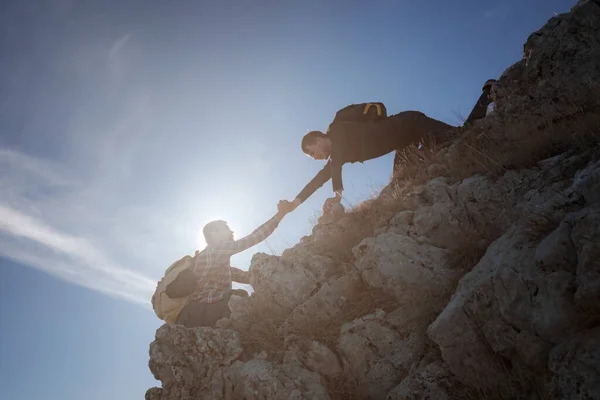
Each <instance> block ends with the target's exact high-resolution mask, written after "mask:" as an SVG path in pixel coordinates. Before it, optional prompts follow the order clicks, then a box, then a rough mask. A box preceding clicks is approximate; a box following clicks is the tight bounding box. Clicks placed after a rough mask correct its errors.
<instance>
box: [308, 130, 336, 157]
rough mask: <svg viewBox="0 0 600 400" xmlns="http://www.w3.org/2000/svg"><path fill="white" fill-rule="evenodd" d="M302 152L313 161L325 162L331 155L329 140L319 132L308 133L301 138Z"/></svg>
mask: <svg viewBox="0 0 600 400" xmlns="http://www.w3.org/2000/svg"><path fill="white" fill-rule="evenodd" d="M302 151H303V152H304V154H306V155H307V156H310V157H312V158H314V159H315V160H326V159H328V158H329V154H331V139H329V138H328V137H327V135H325V134H324V133H323V132H321V131H310V132H308V133H307V134H306V135H304V137H303V138H302Z"/></svg>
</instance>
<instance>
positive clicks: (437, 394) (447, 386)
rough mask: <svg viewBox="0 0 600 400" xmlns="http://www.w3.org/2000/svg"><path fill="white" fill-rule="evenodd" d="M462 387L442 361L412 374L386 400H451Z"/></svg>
mask: <svg viewBox="0 0 600 400" xmlns="http://www.w3.org/2000/svg"><path fill="white" fill-rule="evenodd" d="M456 386H460V385H459V383H458V381H457V380H456V378H455V377H454V375H452V373H451V372H450V371H449V370H448V368H447V367H446V366H445V365H444V363H443V362H441V361H433V362H431V363H429V364H427V365H426V366H425V367H424V368H422V369H418V370H416V371H413V372H411V374H410V375H408V376H407V377H406V378H404V380H403V381H402V383H400V384H399V385H398V386H396V387H395V388H394V389H393V390H392V391H391V392H389V393H388V395H387V397H386V400H451V399H453V398H468V397H466V396H465V397H453V391H452V389H453V388H454V387H456Z"/></svg>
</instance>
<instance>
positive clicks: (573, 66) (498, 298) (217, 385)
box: [146, 0, 600, 400]
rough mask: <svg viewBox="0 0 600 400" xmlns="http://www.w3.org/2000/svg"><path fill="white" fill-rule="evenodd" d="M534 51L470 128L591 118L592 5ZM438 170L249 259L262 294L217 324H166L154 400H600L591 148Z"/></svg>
mask: <svg viewBox="0 0 600 400" xmlns="http://www.w3.org/2000/svg"><path fill="white" fill-rule="evenodd" d="M524 49H525V54H524V58H523V60H521V61H519V62H517V63H516V64H515V65H513V66H512V67H510V68H508V69H507V70H506V71H505V72H504V73H503V75H502V76H501V77H500V79H499V81H498V85H497V86H496V87H495V88H494V96H495V103H496V106H495V109H494V112H493V114H492V115H490V116H489V117H488V118H486V119H485V120H483V121H479V122H478V123H477V129H483V130H484V131H486V132H497V131H499V130H501V129H503V128H502V127H506V126H509V125H506V124H508V123H509V122H507V121H510V120H511V118H513V117H514V116H515V115H520V114H523V113H528V114H530V115H539V116H541V117H544V119H545V118H550V119H556V120H560V119H561V118H576V117H577V115H576V114H575V112H574V110H579V111H578V112H579V114H581V113H582V112H583V113H584V114H585V113H588V114H589V113H592V112H594V110H595V109H596V108H597V107H598V105H599V104H600V101H598V97H599V96H598V93H600V89H598V91H597V92H596V93H597V94H596V96H595V97H590V95H589V94H590V93H591V92H590V90H592V89H593V87H592V86H590V81H596V82H600V2H599V1H596V0H592V1H580V2H579V3H578V4H577V5H576V6H574V7H573V9H572V10H571V11H570V12H569V13H566V14H564V15H559V16H556V17H554V18H552V19H550V20H549V21H548V22H547V23H546V25H544V26H543V27H542V28H541V29H540V30H539V31H537V32H535V33H533V34H532V35H531V36H530V37H529V38H528V39H527V41H526V43H525V46H524ZM582 110H583V111H582ZM586 115H587V114H586ZM492 128H493V129H492ZM506 129H509V128H506ZM540 129H543V127H542V128H540ZM564 129H567V130H571V131H568V132H567V133H568V134H571V133H572V134H575V133H577V132H578V131H577V129H583V128H580V127H579V125H578V124H576V123H573V124H572V125H568V126H567V127H565V128H564ZM585 129H588V130H589V132H587V131H586V135H587V136H585V137H589V136H590V135H592V136H594V135H595V136H594V137H596V138H599V137H600V131H599V130H600V125H596V126H595V127H593V126H592V127H590V126H588V127H587V128H585ZM490 135H492V133H490ZM586 140H587V139H586ZM586 143H587V144H586ZM590 143H592V144H590ZM444 151H445V153H444V154H443V157H442V159H444V158H448V157H455V156H456V155H453V154H452V151H453V150H452V147H450V148H449V149H447V150H444ZM436 168H437V167H436ZM436 171H437V172H436ZM443 171H444V167H443V166H440V167H439V168H437V169H436V170H435V171H433V172H436V173H433V172H432V171H428V174H430V175H429V176H430V177H433V179H430V180H429V181H428V182H425V183H424V184H421V185H416V186H414V187H412V188H411V190H410V191H408V192H407V193H404V194H403V196H402V197H398V198H394V201H393V202H391V203H390V201H387V203H385V204H387V205H386V206H385V207H393V210H394V212H392V213H391V214H389V215H390V216H391V217H385V218H383V217H382V215H387V214H386V213H375V215H376V216H377V217H376V218H375V219H374V220H373V221H367V220H366V219H365V218H364V216H362V217H359V214H360V211H357V212H352V211H347V210H344V209H343V207H337V208H335V209H333V210H331V212H330V213H329V214H327V215H324V216H323V217H321V218H320V219H319V221H318V224H317V225H316V226H315V228H314V229H313V234H312V235H311V236H310V237H305V238H303V239H302V241H301V243H298V244H297V245H295V246H294V247H292V248H290V249H287V250H286V251H285V252H284V253H283V255H282V256H281V257H276V256H270V255H266V254H256V255H255V256H254V257H253V260H252V265H251V268H250V273H251V277H252V278H251V284H252V286H253V288H254V292H253V294H252V296H250V297H239V296H232V297H231V300H230V302H229V305H230V308H231V310H232V313H231V316H230V318H229V319H224V320H221V321H219V323H218V328H214V329H213V328H195V329H185V328H183V327H181V326H169V325H163V326H162V327H161V328H159V329H158V330H157V332H156V339H155V341H154V342H152V343H151V345H150V362H149V367H150V370H151V371H152V373H153V374H154V376H155V377H156V379H157V380H159V381H160V382H161V383H162V387H160V388H158V387H157V388H151V389H149V390H148V391H147V392H146V399H147V400H171V399H173V400H174V399H190V400H196V399H198V400H199V399H295V400H296V399H387V400H400V399H402V400H409V399H410V400H416V399H470V398H485V399H600V150H599V147H598V141H596V142H589V141H588V142H585V143H580V144H579V145H578V146H575V145H573V146H567V145H563V144H561V146H559V147H557V150H556V151H555V152H554V154H553V155H552V156H550V157H546V158H545V159H540V160H532V162H531V163H530V164H529V165H528V166H527V168H520V169H516V168H513V169H511V168H504V169H503V170H502V171H503V172H502V173H500V174H486V173H485V171H482V172H481V173H479V174H474V175H473V176H470V177H465V178H464V179H460V180H456V179H455V180H450V179H449V178H448V177H444V176H443ZM435 175H440V176H435ZM386 190H387V191H386V193H389V192H390V189H389V188H386ZM383 193H384V192H382V195H381V196H384V194H383ZM386 195H387V194H386ZM378 204H379V205H377V204H375V205H373V206H372V207H383V205H382V204H384V203H378ZM375 211H377V210H375ZM361 215H362V214H361ZM359 218H362V219H360V220H359ZM357 221H358V222H357ZM366 223H371V224H372V225H373V226H371V228H372V229H369V230H364V231H361V230H360V229H362V228H364V227H363V226H362V225H364V224H366ZM361 232H370V233H368V234H365V235H363V236H360V237H359V240H356V238H357V235H359V234H360V233H361ZM323 243H329V244H331V243H335V245H336V246H337V247H340V248H338V249H336V251H335V252H334V253H335V254H334V253H331V252H328V250H327V248H328V247H327V246H319V244H323ZM329 248H331V246H329ZM340 254H342V255H343V256H342V257H340Z"/></svg>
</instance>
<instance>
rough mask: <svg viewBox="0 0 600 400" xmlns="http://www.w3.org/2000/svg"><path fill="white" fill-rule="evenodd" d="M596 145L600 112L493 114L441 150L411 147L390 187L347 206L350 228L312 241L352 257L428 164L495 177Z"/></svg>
mask: <svg viewBox="0 0 600 400" xmlns="http://www.w3.org/2000/svg"><path fill="white" fill-rule="evenodd" d="M599 145H600V113H576V114H574V115H571V116H569V117H568V118H565V119H562V120H560V121H558V122H553V121H552V120H541V119H540V117H537V116H533V117H522V118H520V119H518V120H510V121H507V120H500V119H498V118H496V119H494V120H491V121H489V123H488V124H487V125H482V126H480V127H478V126H476V127H473V128H470V129H461V130H460V134H459V135H458V136H457V139H455V141H454V142H453V143H452V144H451V145H450V148H448V149H446V150H444V151H441V150H442V149H441V148H440V147H436V146H433V145H432V144H430V143H426V144H425V146H424V147H423V148H421V149H418V148H417V146H414V145H413V146H409V147H407V148H406V149H405V150H404V151H403V152H402V154H401V157H400V158H401V166H400V168H399V171H398V173H397V174H396V175H395V176H394V177H393V178H392V179H391V181H390V184H389V186H388V187H387V188H386V189H385V190H383V191H382V193H381V194H380V195H378V196H376V195H373V197H372V198H370V199H368V200H366V201H364V202H362V203H360V204H359V205H357V206H354V207H351V208H350V209H349V210H348V213H347V214H348V216H349V217H350V218H351V224H350V228H349V229H347V230H346V231H345V232H344V233H343V234H341V235H336V236H335V237H332V238H331V240H330V241H328V243H318V244H314V248H315V251H316V252H317V253H319V254H324V255H329V256H332V258H334V259H336V260H339V261H340V262H348V261H349V260H351V252H350V250H351V248H352V247H353V246H355V245H356V244H358V242H360V240H362V238H364V237H368V236H371V235H373V233H374V231H375V229H377V228H378V227H381V226H383V225H385V224H386V223H387V222H388V221H389V220H390V219H391V217H392V216H394V215H395V214H396V213H398V212H399V211H402V209H403V204H402V200H403V199H404V198H405V196H406V194H407V193H409V191H410V190H411V189H412V188H414V187H415V186H417V185H421V184H424V183H426V182H427V181H428V180H429V179H430V178H431V177H430V176H429V175H428V168H429V167H430V166H431V165H434V164H437V166H438V167H439V169H441V170H443V175H444V176H445V177H446V178H448V180H449V183H450V184H452V183H454V182H458V181H460V180H462V179H465V178H468V177H470V176H473V175H476V174H485V175H488V176H491V177H494V176H499V175H500V174H503V173H504V172H506V171H508V170H512V169H521V168H526V167H531V166H533V165H534V164H535V163H536V162H538V161H540V160H542V159H545V158H548V157H551V156H554V155H557V154H560V153H562V152H564V151H567V150H568V149H576V150H577V151H578V152H580V153H586V154H589V155H590V157H598V156H600V150H599V149H600V147H599ZM444 152H445V155H444V154H443V153H444Z"/></svg>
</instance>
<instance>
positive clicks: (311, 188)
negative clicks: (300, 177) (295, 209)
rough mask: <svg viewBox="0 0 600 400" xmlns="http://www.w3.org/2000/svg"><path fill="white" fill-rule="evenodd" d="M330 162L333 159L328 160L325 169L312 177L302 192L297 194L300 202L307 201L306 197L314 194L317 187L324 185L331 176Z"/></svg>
mask: <svg viewBox="0 0 600 400" xmlns="http://www.w3.org/2000/svg"><path fill="white" fill-rule="evenodd" d="M330 164H331V161H327V164H325V166H324V167H323V169H322V170H320V171H319V172H318V173H317V175H315V177H314V178H312V179H311V181H310V182H308V184H307V185H306V186H304V189H302V190H301V191H300V193H298V194H297V195H296V199H298V200H300V202H304V201H306V199H308V198H309V197H310V196H312V194H313V193H314V192H316V190H317V189H319V188H320V187H321V186H323V185H324V184H325V182H327V181H328V180H329V178H331V169H330Z"/></svg>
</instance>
